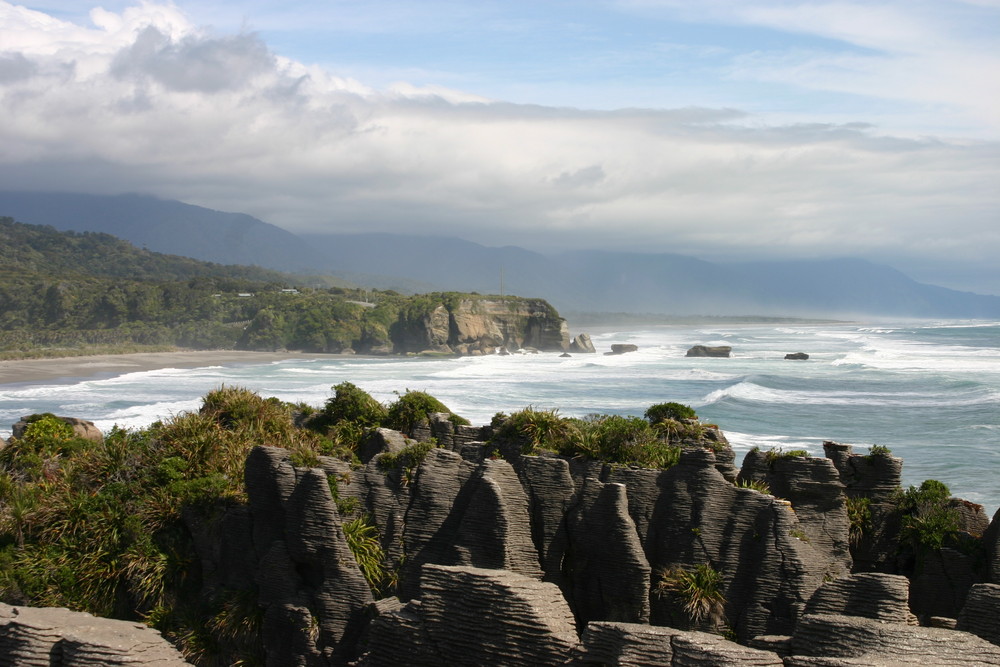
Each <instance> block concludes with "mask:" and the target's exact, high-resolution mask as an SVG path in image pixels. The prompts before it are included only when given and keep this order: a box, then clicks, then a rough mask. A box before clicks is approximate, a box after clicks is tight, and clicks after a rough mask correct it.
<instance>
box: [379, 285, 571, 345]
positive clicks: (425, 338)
mask: <svg viewBox="0 0 1000 667" xmlns="http://www.w3.org/2000/svg"><path fill="white" fill-rule="evenodd" d="M388 336H389V339H390V340H391V343H392V351H393V352H395V353H397V354H402V353H439V354H461V355H480V354H493V353H495V352H497V351H498V350H502V351H505V352H506V351H510V352H513V351H516V350H519V349H521V348H530V349H534V350H542V351H561V352H565V351H566V350H568V349H569V348H570V336H569V329H568V327H567V325H566V321H565V320H564V319H562V318H561V317H559V314H558V313H557V312H556V311H555V309H553V308H552V306H550V305H549V304H548V303H547V302H546V301H544V300H543V299H525V298H520V297H485V296H479V295H471V294H443V295H428V298H426V299H421V300H420V301H419V302H418V303H417V304H416V305H414V306H411V307H407V308H405V309H402V310H401V311H400V314H399V318H398V319H397V320H396V322H395V323H393V324H392V325H391V326H390V327H389V329H388ZM371 349H372V348H369V350H367V351H371ZM380 349H384V347H383V348H380Z"/></svg>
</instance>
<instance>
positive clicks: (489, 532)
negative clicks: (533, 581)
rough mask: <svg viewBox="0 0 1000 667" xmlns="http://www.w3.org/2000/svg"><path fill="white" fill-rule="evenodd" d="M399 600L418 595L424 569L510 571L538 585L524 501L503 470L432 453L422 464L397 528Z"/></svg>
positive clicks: (506, 467) (493, 463)
mask: <svg viewBox="0 0 1000 667" xmlns="http://www.w3.org/2000/svg"><path fill="white" fill-rule="evenodd" d="M403 522H404V525H405V526H406V529H405V531H404V532H403V536H402V542H403V545H404V550H405V554H406V558H405V559H404V561H403V562H402V563H401V568H402V569H401V571H400V589H399V591H400V597H401V598H403V599H404V600H405V599H410V598H413V597H415V596H416V595H417V593H418V590H419V587H420V585H421V584H420V573H421V572H422V571H423V570H424V566H425V565H427V564H430V563H433V564H440V565H469V566H474V567H485V568H496V569H509V570H511V571H514V572H518V573H520V574H523V575H525V576H530V577H533V578H537V579H539V580H540V579H541V578H542V569H541V567H540V565H539V560H538V553H537V551H536V550H535V546H534V542H533V539H532V527H531V520H530V516H529V507H528V498H527V496H526V495H525V493H524V489H523V487H522V486H521V483H520V481H519V479H518V477H517V474H516V473H515V472H514V469H513V468H512V467H511V465H510V464H509V463H507V462H506V461H501V460H486V461H483V462H482V463H480V464H474V463H470V462H469V461H466V460H464V459H463V458H462V457H461V456H460V455H459V454H457V453H455V452H452V451H448V450H445V449H433V450H431V451H430V453H429V454H428V455H427V458H426V459H425V460H424V461H423V462H422V463H421V464H420V466H419V468H418V469H417V474H416V476H415V478H414V483H413V487H412V490H411V492H410V502H409V506H408V507H407V510H406V514H405V518H404V520H403Z"/></svg>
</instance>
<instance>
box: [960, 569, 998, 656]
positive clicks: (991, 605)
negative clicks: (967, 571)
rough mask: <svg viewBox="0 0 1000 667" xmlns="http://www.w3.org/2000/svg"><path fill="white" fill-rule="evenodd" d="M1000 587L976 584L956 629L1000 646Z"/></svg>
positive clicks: (971, 590) (963, 608) (967, 598)
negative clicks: (999, 621) (999, 620)
mask: <svg viewBox="0 0 1000 667" xmlns="http://www.w3.org/2000/svg"><path fill="white" fill-rule="evenodd" d="M998 619H1000V585H998V584H976V585H974V586H972V587H971V588H970V589H969V594H968V596H966V598H965V606H964V607H962V613H961V614H959V616H958V623H957V625H956V628H957V629H958V630H963V631H965V632H971V633H972V634H974V635H977V636H979V637H982V638H983V639H985V640H986V641H988V642H990V643H991V644H997V645H1000V623H998Z"/></svg>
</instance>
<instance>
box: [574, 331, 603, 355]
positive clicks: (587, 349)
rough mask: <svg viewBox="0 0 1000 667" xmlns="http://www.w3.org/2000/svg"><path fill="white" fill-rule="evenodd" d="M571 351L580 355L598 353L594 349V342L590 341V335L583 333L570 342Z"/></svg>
mask: <svg viewBox="0 0 1000 667" xmlns="http://www.w3.org/2000/svg"><path fill="white" fill-rule="evenodd" d="M569 351H570V352H576V353H579V354H594V353H596V352H597V348H595V347H594V341H592V340H591V339H590V334H585V333H582V334H580V335H579V336H577V337H576V338H574V339H573V340H572V341H571V342H570V344H569Z"/></svg>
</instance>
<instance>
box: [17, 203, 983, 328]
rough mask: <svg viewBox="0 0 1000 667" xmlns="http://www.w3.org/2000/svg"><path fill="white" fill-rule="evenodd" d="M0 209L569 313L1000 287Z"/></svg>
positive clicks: (869, 312)
mask: <svg viewBox="0 0 1000 667" xmlns="http://www.w3.org/2000/svg"><path fill="white" fill-rule="evenodd" d="M0 215H7V216H11V217H13V218H15V219H16V220H18V221H20V222H26V223H31V224H44V225H50V226H52V227H55V228H56V229H59V230H73V231H97V232H105V233H108V234H112V235H114V236H117V237H119V238H122V239H125V240H128V241H130V242H132V243H134V244H136V245H138V246H140V247H145V248H148V249H149V250H153V251H157V252H162V253H170V254H175V255H183V256H187V257H192V258H195V259H200V260H205V261H211V262H216V263H221V264H246V265H256V266H260V267H264V268H270V269H275V270H280V271H286V272H293V273H320V274H329V275H334V276H337V277H339V278H342V279H345V280H348V281H351V282H353V283H355V284H358V285H362V286H367V287H373V288H378V289H395V290H397V291H400V292H404V293H414V292H425V291H434V290H455V291H475V292H480V293H484V294H497V293H500V292H501V291H502V292H503V293H506V294H516V295H519V296H527V297H542V298H545V299H547V300H548V301H549V302H550V303H552V304H553V305H554V306H555V307H556V308H557V309H559V310H560V311H561V312H567V311H580V312H584V311H586V312H622V313H650V314H672V315H694V314H698V315H780V316H800V317H861V316H869V317H870V316H892V317H948V318H974V317H981V318H997V317H1000V297H997V296H986V295H979V294H973V293H970V292H960V291H957V290H950V289H946V288H943V287H936V286H933V285H926V284H922V283H918V282H916V281H915V280H912V279H910V278H908V277H907V276H905V275H904V274H902V273H900V272H899V271H897V270H895V269H893V268H891V267H888V266H883V265H878V264H873V263H871V262H868V261H865V260H860V259H852V258H844V259H830V260H800V261H766V262H739V263H726V264H719V263H712V262H706V261H703V260H699V259H696V258H694V257H688V256H683V255H675V254H665V253H661V254H643V253H624V252H605V251H598V250H586V251H573V252H565V253H560V254H556V255H542V254H539V253H536V252H532V251H530V250H525V249H524V248H518V247H514V246H506V247H502V248H494V247H486V246H482V245H479V244H476V243H472V242H469V241H464V240H461V239H457V238H446V237H423V236H406V235H397V234H301V235H296V234H293V233H291V232H288V231H286V230H284V229H281V228H280V227H276V226H274V225H271V224H268V223H266V222H263V221H261V220H258V219H256V218H253V217H251V216H249V215H244V214H239V213H222V212H219V211H213V210H211V209H207V208H202V207H199V206H192V205H189V204H184V203H181V202H178V201H171V200H162V199H157V198H154V197H149V196H142V195H121V196H99V195H80V194H69V193H27V192H0Z"/></svg>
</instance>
